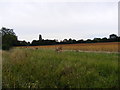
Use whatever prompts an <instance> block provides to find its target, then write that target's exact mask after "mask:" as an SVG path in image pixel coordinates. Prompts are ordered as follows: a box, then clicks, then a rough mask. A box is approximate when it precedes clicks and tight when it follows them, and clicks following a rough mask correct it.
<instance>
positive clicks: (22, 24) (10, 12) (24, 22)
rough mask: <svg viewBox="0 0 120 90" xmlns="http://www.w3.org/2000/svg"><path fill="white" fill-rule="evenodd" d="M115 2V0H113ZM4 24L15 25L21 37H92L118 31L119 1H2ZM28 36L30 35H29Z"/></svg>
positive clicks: (30, 38)
mask: <svg viewBox="0 0 120 90" xmlns="http://www.w3.org/2000/svg"><path fill="white" fill-rule="evenodd" d="M111 1H112V0H111ZM0 6H1V7H0V11H2V13H1V15H0V19H1V20H2V24H1V25H2V26H6V27H8V28H13V29H14V30H15V32H16V33H17V35H18V36H19V39H21V40H23V39H26V40H29V41H31V40H32V39H33V38H35V36H36V39H37V36H38V34H39V33H41V34H42V35H44V38H51V39H54V38H56V39H57V38H58V39H64V38H69V37H72V38H76V39H79V38H89V37H90V38H91V36H93V35H94V36H98V37H99V36H104V35H108V34H111V33H117V30H118V28H117V26H118V25H117V22H118V11H117V8H118V7H117V2H59V3H58V2H51V3H49V2H32V0H31V1H29V2H21V3H19V2H15V1H14V2H11V3H9V2H7V3H6V2H3V3H0ZM28 37H29V38H28Z"/></svg>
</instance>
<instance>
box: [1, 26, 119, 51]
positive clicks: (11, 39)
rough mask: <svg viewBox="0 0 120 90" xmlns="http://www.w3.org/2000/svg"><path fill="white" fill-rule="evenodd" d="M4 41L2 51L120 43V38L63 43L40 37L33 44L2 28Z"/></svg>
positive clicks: (65, 41) (70, 40)
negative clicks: (19, 48)
mask: <svg viewBox="0 0 120 90" xmlns="http://www.w3.org/2000/svg"><path fill="white" fill-rule="evenodd" d="M1 39H2V43H1V45H2V49H3V50H9V49H10V48H12V47H14V46H40V45H56V44H78V43H98V42H119V41H120V36H117V35H116V34H111V35H109V38H106V37H104V38H94V39H93V40H91V39H87V40H83V39H81V40H75V39H71V38H70V39H64V40H61V41H58V40H49V39H46V40H44V39H42V35H39V40H33V41H32V42H31V43H30V42H26V41H25V40H23V41H20V40H18V37H17V36H16V34H15V32H14V31H13V29H8V28H5V27H2V28H1V29H0V40H1Z"/></svg>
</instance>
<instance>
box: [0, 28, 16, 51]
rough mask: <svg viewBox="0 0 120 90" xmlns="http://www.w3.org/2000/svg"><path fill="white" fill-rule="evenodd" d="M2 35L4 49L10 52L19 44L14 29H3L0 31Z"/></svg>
mask: <svg viewBox="0 0 120 90" xmlns="http://www.w3.org/2000/svg"><path fill="white" fill-rule="evenodd" d="M0 32H1V33H2V49H3V50H9V49H10V48H11V47H13V46H15V45H16V44H17V36H16V35H15V33H14V32H13V29H7V28H5V27H2V28H1V29H0Z"/></svg>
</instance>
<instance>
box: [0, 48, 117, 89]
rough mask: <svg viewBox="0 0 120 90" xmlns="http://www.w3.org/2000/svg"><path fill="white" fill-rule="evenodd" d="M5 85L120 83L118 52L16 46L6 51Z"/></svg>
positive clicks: (93, 85)
mask: <svg viewBox="0 0 120 90" xmlns="http://www.w3.org/2000/svg"><path fill="white" fill-rule="evenodd" d="M2 78H3V82H2V84H3V88H114V87H118V54H115V53H109V54H108V53H85V52H70V51H66V52H61V53H56V52H55V51H54V50H48V49H38V50H34V49H21V48H17V49H13V50H11V51H9V52H3V77H2Z"/></svg>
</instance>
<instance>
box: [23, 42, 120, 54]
mask: <svg viewBox="0 0 120 90" xmlns="http://www.w3.org/2000/svg"><path fill="white" fill-rule="evenodd" d="M118 44H120V42H108V43H85V44H64V45H48V46H27V47H26V46H25V47H22V48H34V49H35V48H49V49H55V48H57V47H62V49H63V50H81V51H107V52H118V51H120V50H119V48H118Z"/></svg>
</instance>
